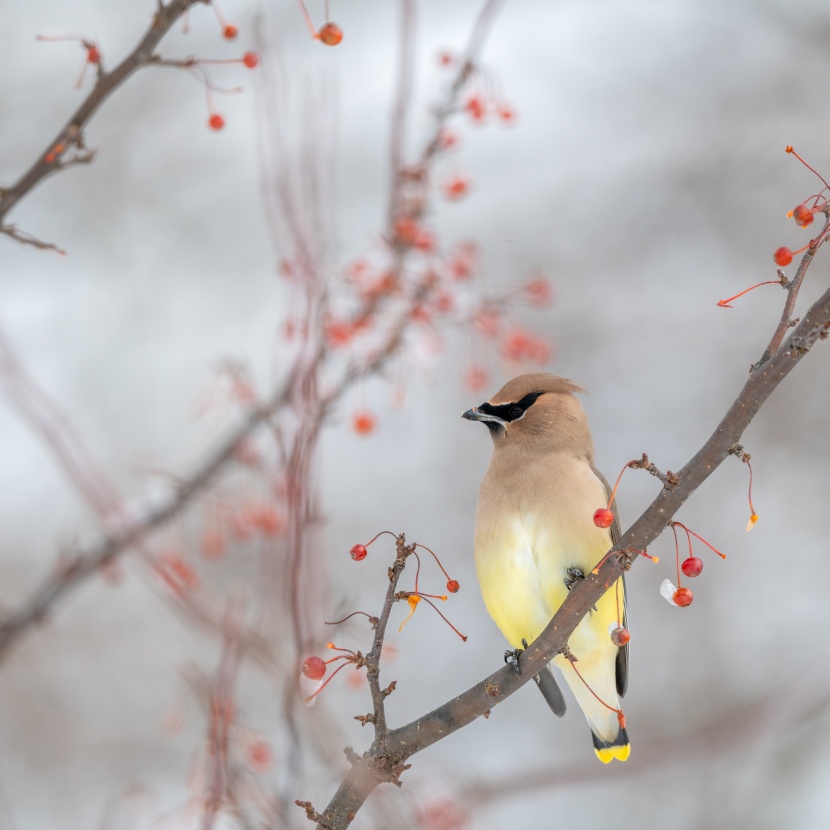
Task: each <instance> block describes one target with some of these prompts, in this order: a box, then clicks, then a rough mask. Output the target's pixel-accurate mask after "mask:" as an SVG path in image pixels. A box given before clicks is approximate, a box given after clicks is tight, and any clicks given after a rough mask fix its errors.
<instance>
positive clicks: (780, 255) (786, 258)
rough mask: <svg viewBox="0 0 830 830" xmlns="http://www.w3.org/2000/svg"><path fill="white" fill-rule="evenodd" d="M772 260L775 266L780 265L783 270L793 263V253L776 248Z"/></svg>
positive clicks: (785, 249)
mask: <svg viewBox="0 0 830 830" xmlns="http://www.w3.org/2000/svg"><path fill="white" fill-rule="evenodd" d="M772 258H773V259H774V260H775V264H776V265H780V266H781V267H782V268H783V267H784V266H785V265H789V264H790V263H791V262H792V261H793V252H792V251H791V250H790V249H789V248H778V250H776V252H775V253H774V254H773V255H772Z"/></svg>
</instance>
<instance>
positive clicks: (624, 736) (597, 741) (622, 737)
mask: <svg viewBox="0 0 830 830" xmlns="http://www.w3.org/2000/svg"><path fill="white" fill-rule="evenodd" d="M591 737H592V738H593V739H594V749H608V748H609V747H612V746H628V744H629V743H630V741H629V740H628V732H626V731H625V729H620V731H619V732H618V733H617V737H616V738H614V740H613V741H604V740H602V738H600V737H598V736H597V735H596V733H595V732H594V731H593V730H591Z"/></svg>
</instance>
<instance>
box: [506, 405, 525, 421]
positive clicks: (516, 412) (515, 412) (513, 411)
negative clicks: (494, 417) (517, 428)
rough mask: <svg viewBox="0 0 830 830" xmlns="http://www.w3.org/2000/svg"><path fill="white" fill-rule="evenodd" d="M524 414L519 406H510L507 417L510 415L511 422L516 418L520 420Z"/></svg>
mask: <svg viewBox="0 0 830 830" xmlns="http://www.w3.org/2000/svg"><path fill="white" fill-rule="evenodd" d="M524 414H525V411H524V409H522V408H521V407H520V406H511V407H510V412H509V415H510V420H511V421H515V420H516V419H517V418H521V417H522V415H524Z"/></svg>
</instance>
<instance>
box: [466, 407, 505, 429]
mask: <svg viewBox="0 0 830 830" xmlns="http://www.w3.org/2000/svg"><path fill="white" fill-rule="evenodd" d="M461 417H462V418H464V419H466V420H467V421H483V422H484V423H487V422H490V423H493V424H499V426H504V421H503V420H502V419H501V418H499V417H498V415H488V414H487V413H486V412H482V411H481V410H480V409H477V408H476V407H475V406H474V407H473V408H472V409H468V410H467V411H466V412H465V413H463V414H462V416H461Z"/></svg>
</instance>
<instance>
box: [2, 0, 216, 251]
mask: <svg viewBox="0 0 830 830" xmlns="http://www.w3.org/2000/svg"><path fill="white" fill-rule="evenodd" d="M208 2H209V0H170V2H169V3H168V4H167V5H164V4H163V3H162V2H160V3H159V5H158V9H157V10H156V13H155V14H154V15H153V20H152V23H151V24H150V28H149V29H148V30H147V31H146V32H145V33H144V35H143V36H142V38H141V40H140V41H139V42H138V44H137V45H136V47H135V48H134V49H133V51H132V52H130V54H129V55H127V57H126V58H124V60H123V61H121V63H120V64H118V66H116V67H115V68H114V69H112V70H111V71H109V72H104V71H103V70H102V69H100V67H99V72H98V74H97V76H96V81H95V86H94V87H93V88H92V91H91V92H90V93H89V95H87V97H86V98H85V99H84V101H83V102H82V103H81V105H80V106H79V107H78V108H77V109H76V110H75V112H74V113H73V114H72V115H71V117H70V118H69V120H68V121H67V122H66V124H65V126H64V127H63V128H62V129H61V130H60V132H59V133H58V134H57V135H56V136H55V138H54V139H52V141H50V142H49V144H48V145H47V147H46V148H45V149H44V150H43V151H42V152H41V153H40V154H39V155H38V157H37V160H36V161H35V162H34V164H32V166H31V167H30V168H29V169H28V170H27V171H26V172H25V173H24V174H23V175H22V176H21V177H20V178H19V179H18V180H17V181H16V182H15V183H14V184H13V185H11V186H10V187H5V188H3V190H2V191H0V194H2V195H0V230H2V231H3V232H4V233H5V234H6V235H7V236H11V237H12V238H14V239H17V240H18V241H20V242H28V243H29V244H35V243H34V242H32V239H33V237H29V236H28V234H22V233H21V232H20V231H16V233H9V230H8V229H9V228H10V227H13V226H9V225H4V224H3V220H4V219H5V217H6V216H7V215H8V213H9V211H11V210H12V209H13V208H14V207H15V205H17V203H18V202H19V201H20V200H21V199H22V198H23V197H24V196H26V195H27V194H28V193H29V192H30V191H31V190H32V189H34V188H35V187H36V186H37V185H38V184H40V183H41V182H42V181H43V180H44V179H46V178H47V177H48V176H50V175H52V174H53V173H56V172H57V171H59V170H61V169H64V168H65V167H68V166H70V165H71V164H75V163H85V162H88V161H90V160H91V156H89V157H87V156H84V155H83V154H80V155H76V156H73V157H70V159H69V160H68V161H67V160H65V159H64V156H65V154H66V153H67V152H68V151H69V150H70V149H72V148H80V149H83V143H82V142H83V138H82V136H83V128H84V126H85V125H86V123H87V122H88V121H89V120H90V119H91V118H92V116H93V115H94V114H95V112H96V111H97V109H98V108H99V107H100V106H101V105H102V104H103V103H104V101H106V99H107V98H108V97H109V96H110V94H111V93H112V92H113V91H114V90H115V89H117V87H119V86H120V85H121V84H122V83H123V82H124V81H125V80H126V79H127V78H128V77H129V76H130V75H132V73H133V72H135V70H136V69H138V68H139V67H141V66H146V65H147V64H149V63H152V61H153V54H154V52H155V50H156V47H157V46H158V45H159V43H160V42H161V39H162V38H163V37H164V36H165V35H166V34H167V32H168V31H170V28H171V26H172V25H173V24H174V23H175V22H176V21H177V20H178V19H179V18H180V17H181V16H182V15H183V14H184V13H185V12H186V11H187V10H188V9H189V8H190V7H191V6H194V5H196V4H197V3H208ZM36 247H39V248H45V249H54V250H58V251H60V249H59V248H57V246H55V245H51V244H49V243H40V244H37V245H36Z"/></svg>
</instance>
